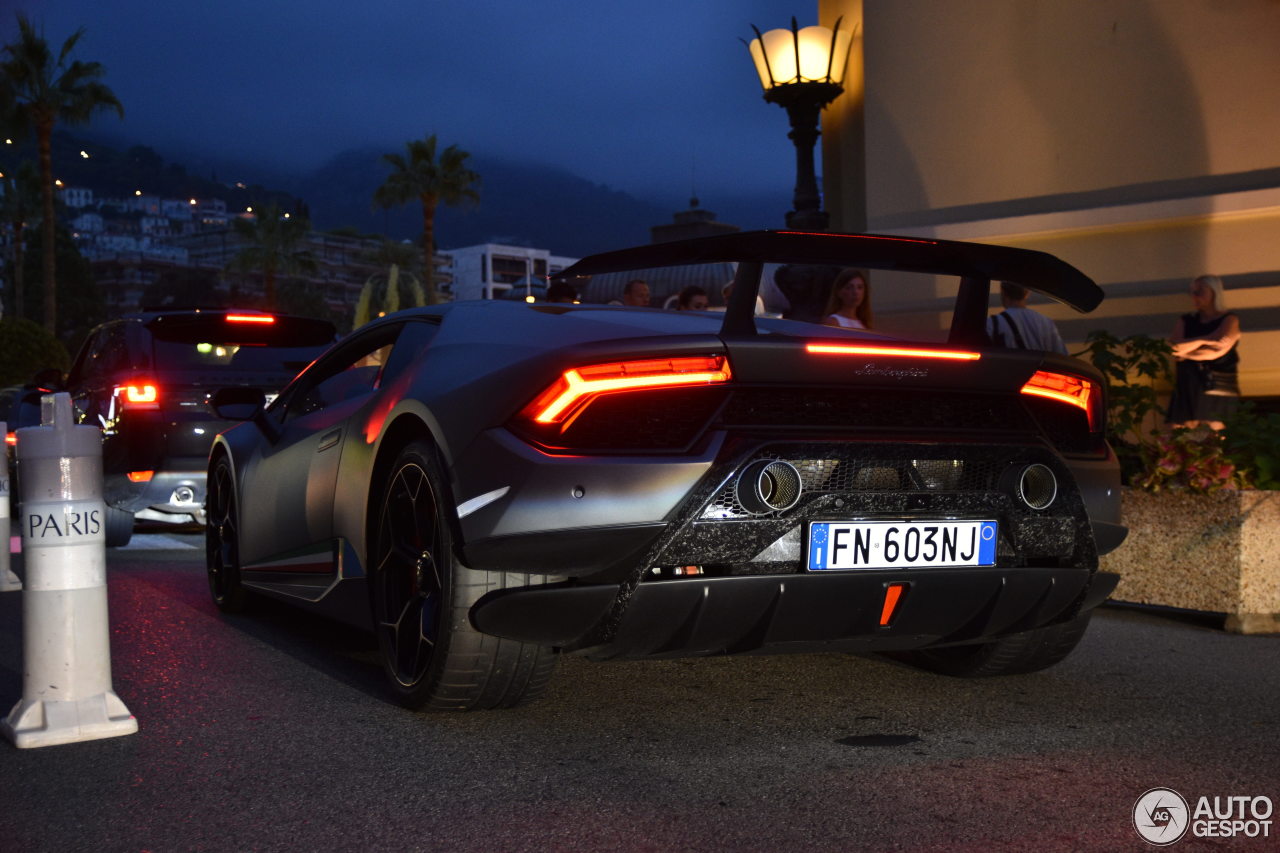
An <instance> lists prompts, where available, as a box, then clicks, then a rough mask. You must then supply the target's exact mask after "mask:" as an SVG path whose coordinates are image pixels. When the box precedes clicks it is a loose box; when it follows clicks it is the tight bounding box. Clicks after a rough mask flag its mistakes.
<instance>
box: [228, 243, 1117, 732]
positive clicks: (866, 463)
mask: <svg viewBox="0 0 1280 853" xmlns="http://www.w3.org/2000/svg"><path fill="white" fill-rule="evenodd" d="M725 264H733V265H734V266H732V267H725V266H724V265H725ZM777 264H785V265H788V266H787V267H786V268H785V269H786V270H789V271H790V272H792V273H794V272H795V271H796V270H802V271H805V270H807V271H814V270H817V271H819V272H821V271H822V270H833V271H838V270H839V269H840V268H841V267H848V266H856V267H859V268H864V269H870V270H872V273H871V276H872V277H873V278H874V280H875V282H876V288H877V289H878V290H882V289H884V288H889V287H893V288H903V289H904V290H903V292H907V291H906V290H905V289H907V288H911V287H915V288H917V290H916V291H915V292H917V293H919V294H921V298H922V299H923V300H924V304H926V305H932V304H934V303H937V302H938V301H939V300H941V299H945V300H947V302H946V305H947V307H948V309H949V312H950V315H951V316H950V322H949V324H947V323H941V324H939V323H934V324H933V329H935V330H938V331H932V330H931V329H929V328H920V329H916V330H912V329H911V328H906V326H909V325H910V324H907V323H905V321H904V323H903V325H904V328H902V329H898V330H895V331H893V332H892V333H890V332H885V331H876V332H870V331H850V330H845V329H839V328H833V327H830V326H823V325H816V324H814V323H810V322H801V321H797V320H792V319H782V318H766V317H759V316H756V314H755V306H756V296H757V293H759V291H760V288H761V280H762V277H763V274H764V272H765V271H766V270H770V271H774V270H775V266H774V265H777ZM688 265H694V266H693V267H692V268H693V269H695V270H696V269H698V268H701V269H707V270H715V269H722V268H729V269H732V270H735V272H734V273H733V276H734V277H733V289H732V291H731V295H730V296H729V301H728V304H727V306H726V308H725V310H724V311H723V312H722V313H718V312H710V311H708V312H696V311H684V312H670V311H660V310H648V309H636V308H623V307H619V306H607V305H586V304H584V305H568V304H542V303H536V304H522V303H517V302H510V301H490V302H472V303H465V302H464V303H454V304H449V305H440V306H435V307H430V308H422V309H413V310H409V311H402V312H399V313H397V314H393V315H391V316H388V317H386V318H384V319H381V320H378V321H375V322H373V323H370V324H369V325H367V326H364V327H362V328H360V329H358V330H357V331H355V332H354V333H352V334H351V335H349V336H348V337H346V338H344V339H343V340H341V341H340V342H338V343H337V344H335V345H334V346H333V347H331V348H330V349H329V350H328V351H327V352H326V353H325V354H324V355H322V356H321V357H319V358H318V359H317V360H316V361H315V362H314V363H313V364H312V365H311V366H310V367H308V368H307V369H306V370H304V371H303V372H302V373H301V374H299V375H298V376H297V377H296V378H295V379H294V380H293V381H292V383H291V384H289V385H288V386H287V387H286V388H285V389H284V391H283V392H282V393H281V394H280V395H279V396H278V397H277V398H276V399H275V400H273V401H272V402H271V403H270V405H267V406H265V407H263V405H262V402H263V401H262V398H261V396H260V394H256V393H255V392H253V391H252V390H251V389H249V390H246V389H227V390H226V391H224V392H220V393H219V394H218V395H217V397H216V399H215V406H216V408H217V409H218V411H219V413H220V414H221V415H222V416H224V417H244V418H247V420H245V422H244V423H241V424H238V425H236V426H234V427H232V428H231V429H229V430H227V431H226V432H224V433H223V434H222V435H220V436H219V437H218V439H217V440H216V442H215V444H214V447H213V450H212V452H211V455H210V458H209V478H208V483H209V494H208V504H207V510H208V525H207V560H208V573H209V582H210V587H211V590H212V593H213V597H214V600H215V602H216V603H217V605H218V606H219V607H220V608H223V609H224V610H235V609H238V608H240V607H242V606H243V605H244V604H245V601H246V596H247V595H248V594H266V595H270V596H274V597H277V598H281V599H284V600H286V601H289V602H293V603H295V604H298V605H301V606H304V607H307V608H310V609H312V610H314V611H317V612H320V613H323V614H327V615H329V616H332V617H335V618H339V619H343V620H345V621H349V622H351V623H354V624H357V625H363V626H368V627H369V628H371V629H372V630H373V631H374V632H375V633H376V635H377V639H378V647H379V651H380V656H381V659H382V663H383V665H384V667H385V670H386V673H387V675H388V677H389V680H390V683H391V686H392V689H393V690H394V692H395V694H396V695H397V697H398V698H399V699H400V700H401V701H402V702H404V703H405V704H407V705H409V706H411V707H429V708H436V709H466V708H495V707H504V706H510V705H515V704H517V703H519V702H521V701H525V700H528V699H531V698H533V697H535V696H536V695H538V693H539V692H540V691H541V690H542V689H543V688H544V687H545V685H546V683H547V681H548V679H549V677H550V675H551V672H552V669H553V667H554V664H555V661H556V659H557V655H559V654H566V653H574V654H580V655H586V656H588V657H590V658H593V659H597V660H604V659H615V658H646V657H669V656H682V655H716V654H734V653H777V652H795V651H799V652H811V651H842V652H872V651H878V652H890V653H894V654H895V656H897V657H899V658H901V659H906V660H908V661H910V662H912V663H914V664H915V665H918V666H921V667H924V668H927V669H930V670H934V671H937V672H941V673H946V674H950V675H958V676H982V675H999V674H1010V673H1020V672H1029V671H1032V670H1038V669H1042V668H1044V667H1047V666H1050V665H1052V664H1054V663H1056V662H1057V661H1059V660H1061V659H1062V658H1063V657H1065V656H1066V655H1067V654H1068V653H1069V652H1070V651H1071V650H1072V649H1073V648H1074V647H1075V645H1076V644H1077V642H1078V641H1079V639H1080V637H1081V636H1082V635H1083V633H1084V631H1085V629H1086V627H1087V625H1088V622H1089V617H1090V615H1091V611H1092V610H1093V608H1095V607H1096V606H1097V605H1098V604H1100V603H1101V602H1102V601H1103V600H1105V599H1106V598H1107V596H1108V595H1109V594H1110V592H1111V591H1112V589H1113V588H1114V586H1115V583H1116V580H1117V578H1116V577H1115V576H1114V575H1108V574H1105V573H1100V572H1099V571H1098V556H1099V554H1100V553H1105V552H1106V551H1108V550H1110V549H1112V548H1115V547H1116V546H1117V545H1119V544H1120V542H1121V540H1122V539H1123V538H1124V535H1125V529H1124V528H1123V527H1121V526H1120V525H1119V523H1118V522H1119V488H1118V487H1119V474H1118V467H1117V464H1116V461H1115V457H1114V455H1113V454H1112V452H1111V450H1110V448H1109V447H1108V446H1107V443H1106V441H1105V439H1104V430H1105V417H1106V414H1105V413H1106V406H1105V400H1104V387H1103V382H1102V377H1101V375H1100V374H1099V373H1098V372H1097V371H1096V370H1094V369H1093V368H1092V367H1091V366H1090V365H1088V364H1086V363H1084V362H1081V361H1078V360H1076V359H1073V358H1069V357H1066V356H1060V355H1056V354H1052V353H1046V352H1032V351H1025V350H1011V349H1000V348H996V347H993V346H991V345H990V344H989V343H987V340H986V336H985V332H984V330H985V320H986V317H987V313H988V304H989V294H990V289H991V282H992V281H1000V280H1009V281H1015V282H1018V283H1020V284H1023V285H1024V286H1026V287H1028V288H1029V289H1031V290H1033V291H1036V292H1038V293H1040V294H1044V295H1047V296H1049V297H1052V298H1053V299H1056V300H1058V301H1060V302H1063V303H1066V304H1067V305H1070V306H1072V307H1073V308H1075V309H1076V310H1079V311H1089V310H1092V309H1093V308H1094V307H1095V306H1096V305H1097V304H1098V303H1099V302H1100V301H1101V299H1102V293H1101V290H1100V289H1099V288H1098V287H1097V285H1095V284H1094V283H1093V282H1092V281H1090V280H1089V279H1088V278H1087V277H1086V276H1084V275H1083V274H1082V273H1080V272H1079V271H1078V270H1076V269H1075V268H1073V267H1071V266H1069V265H1068V264H1066V263H1064V262H1062V261H1060V260H1058V259H1057V258H1054V257H1052V256H1049V255H1045V254H1041V253H1037V252H1030V251H1025V250H1019V249H1009V248H1002V247H995V246H986V245H976V244H965V243H956V242H945V241H933V240H921V239H914V238H912V239H908V238H894V237H885V236H875V235H847V234H802V233H791V232H754V233H740V234H731V235H725V236H719V237H711V238H705V239H699V240H689V241H682V242H675V243H664V244H656V245H649V246H642V247H638V248H634V249H627V250H622V251H618V252H610V253H606V254H601V255H596V256H593V257H589V258H586V259H585V260H582V261H580V262H579V263H578V264H576V265H575V266H574V267H572V268H570V269H569V270H567V271H566V274H568V275H575V276H579V275H580V276H592V275H595V276H601V275H606V274H611V273H618V272H622V271H625V270H636V269H644V270H649V271H650V274H651V275H654V274H655V273H653V272H652V271H653V270H664V269H668V268H673V267H676V266H688ZM712 274H714V273H708V275H712ZM773 277H774V279H775V280H781V279H782V278H783V272H782V271H781V270H778V271H776V272H774V276H773ZM793 278H794V276H793ZM817 279H818V280H820V279H821V275H819V276H817ZM828 281H829V279H828ZM724 283H725V282H724V281H723V280H721V281H708V282H707V284H708V286H709V287H708V289H711V287H712V286H713V287H714V291H713V292H715V293H719V292H720V285H722V284H724ZM952 296H954V302H952V301H951V297H952ZM884 325H885V327H886V328H892V327H893V325H894V323H893V318H892V317H889V318H887V319H886V320H885V322H884ZM917 325H919V324H917ZM926 325H927V324H926Z"/></svg>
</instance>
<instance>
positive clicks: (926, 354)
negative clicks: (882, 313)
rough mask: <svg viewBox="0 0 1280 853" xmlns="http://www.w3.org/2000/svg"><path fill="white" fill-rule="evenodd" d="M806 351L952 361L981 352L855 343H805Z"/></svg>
mask: <svg viewBox="0 0 1280 853" xmlns="http://www.w3.org/2000/svg"><path fill="white" fill-rule="evenodd" d="M804 348H805V351H806V352H811V353H814V354H815V355H869V356H874V357H877V358H878V357H880V356H906V357H909V358H942V359H950V360H952V361H977V360H978V359H980V358H982V354H981V353H976V352H963V351H960V350H950V349H920V348H916V347H881V346H865V345H862V346H859V345H855V344H805V347H804Z"/></svg>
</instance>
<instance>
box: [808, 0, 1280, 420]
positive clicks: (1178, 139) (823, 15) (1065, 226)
mask: <svg viewBox="0 0 1280 853" xmlns="http://www.w3.org/2000/svg"><path fill="white" fill-rule="evenodd" d="M819 14H820V19H821V21H822V23H824V24H826V25H827V26H830V25H831V24H832V23H833V22H834V20H835V18H836V17H838V16H844V18H845V23H846V24H847V23H849V22H850V21H854V22H857V23H858V25H859V39H858V42H857V44H856V45H855V55H854V57H853V58H852V59H851V64H853V63H860V65H859V66H858V67H854V68H851V69H850V74H849V80H850V83H851V87H850V88H851V89H852V90H853V91H850V92H848V93H847V94H846V95H845V96H844V97H842V98H840V99H839V100H837V101H836V102H835V103H834V104H833V105H832V107H831V108H830V109H828V111H827V112H826V114H825V115H824V118H823V121H824V127H823V137H824V138H823V164H824V165H823V173H824V176H823V177H824V188H825V190H826V206H827V209H828V210H829V211H830V212H831V213H832V219H833V222H832V228H833V229H836V230H863V229H865V230H870V231H876V232H881V233H899V234H909V235H916V236H936V237H942V238H947V239H970V240H981V241H986V242H992V243H1001V244H1006V245H1016V246H1022V247H1026V248H1034V249H1040V250H1044V251H1048V252H1051V253H1053V254H1056V255H1058V256H1059V257H1062V258H1063V259H1064V260H1067V261H1068V262H1070V263H1072V264H1074V265H1076V266H1077V267H1079V268H1080V269H1082V270H1083V271H1084V272H1085V273H1086V274H1088V275H1090V276H1092V277H1093V278H1094V279H1095V280H1097V281H1098V282H1099V283H1100V284H1101V285H1102V286H1103V287H1104V289H1106V291H1107V297H1108V298H1107V300H1106V301H1105V302H1104V303H1103V305H1102V307H1101V308H1099V309H1098V310H1097V311H1095V312H1094V313H1093V314H1091V315H1089V316H1087V317H1081V316H1079V315H1075V314H1073V313H1072V312H1071V311H1070V310H1069V309H1065V308H1060V307H1059V306H1047V307H1046V311H1047V312H1048V313H1050V314H1052V315H1053V316H1054V317H1055V319H1058V320H1059V322H1060V327H1061V328H1062V330H1063V333H1064V337H1066V338H1068V339H1069V340H1071V341H1080V340H1082V339H1083V337H1084V335H1085V334H1086V333H1087V332H1088V331H1089V330H1090V329H1093V328H1100V327H1101V328H1108V329H1110V330H1111V331H1113V332H1115V333H1116V334H1122V335H1127V334H1133V333H1138V332H1142V333H1146V334H1154V335H1167V334H1169V332H1170V331H1171V330H1172V327H1173V323H1174V321H1175V320H1176V318H1177V316H1178V315H1179V314H1180V313H1183V312H1185V311H1187V310H1189V302H1188V299H1187V296H1186V291H1187V286H1188V283H1189V281H1190V279H1191V278H1193V277H1194V276H1196V275H1198V274H1200V273H1205V272H1212V273H1216V274H1218V275H1221V276H1223V277H1224V278H1225V280H1226V282H1227V286H1228V298H1229V302H1230V305H1231V307H1232V308H1233V310H1237V311H1238V313H1239V314H1240V317H1241V325H1242V327H1243V328H1244V331H1245V338H1244V341H1243V342H1242V345H1241V356H1242V365H1241V380H1242V387H1243V390H1244V392H1245V394H1246V395H1247V396H1276V395H1280V2H1276V0H1225V2H1215V1H1214V0H1092V2H1070V3H1069V2H1062V0H965V2H964V3H950V2H942V0H820V2H819ZM855 79H863V80H865V90H864V91H856V84H854V83H853V81H854V80H855ZM877 300H878V301H877V305H876V311H877V315H881V316H885V318H886V321H888V320H889V319H890V318H891V317H892V316H893V315H894V313H895V312H897V313H899V314H901V315H904V316H903V319H904V320H905V319H907V315H909V316H911V317H916V318H918V317H921V316H926V315H927V314H929V312H931V311H932V312H936V311H937V309H938V304H937V301H936V298H935V295H934V294H930V293H906V294H895V296H894V298H893V299H892V300H887V299H882V298H881V294H880V293H877Z"/></svg>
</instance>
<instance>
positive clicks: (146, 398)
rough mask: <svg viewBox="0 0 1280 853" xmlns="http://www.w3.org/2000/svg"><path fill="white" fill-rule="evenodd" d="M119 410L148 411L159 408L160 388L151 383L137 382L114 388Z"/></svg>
mask: <svg viewBox="0 0 1280 853" xmlns="http://www.w3.org/2000/svg"><path fill="white" fill-rule="evenodd" d="M116 398H117V399H118V400H119V401H120V408H122V409H133V410H144V411H145V410H148V409H159V408H160V388H159V386H157V385H155V384H154V383H151V382H146V381H137V382H131V383H129V384H128V385H119V386H117V387H116Z"/></svg>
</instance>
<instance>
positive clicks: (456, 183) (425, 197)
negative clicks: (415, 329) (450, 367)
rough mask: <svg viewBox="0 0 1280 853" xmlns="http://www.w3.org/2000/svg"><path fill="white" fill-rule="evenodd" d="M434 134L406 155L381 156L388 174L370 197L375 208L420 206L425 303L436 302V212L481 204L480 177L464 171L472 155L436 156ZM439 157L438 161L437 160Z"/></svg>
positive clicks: (454, 149) (453, 151)
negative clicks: (445, 206) (448, 207)
mask: <svg viewBox="0 0 1280 853" xmlns="http://www.w3.org/2000/svg"><path fill="white" fill-rule="evenodd" d="M437 147H438V143H437V141H436V136H435V134H434V133H433V134H430V135H429V136H427V137H426V138H425V139H414V140H411V141H410V142H407V143H406V144H405V154H404V155H401V154H384V155H383V157H382V159H383V160H385V161H386V162H387V163H389V164H391V173H390V174H389V175H387V178H386V180H385V181H384V182H383V183H382V185H381V186H379V187H378V188H377V189H376V190H375V191H374V193H373V203H374V206H375V207H382V208H391V207H399V206H400V205H402V204H409V203H410V202H413V201H417V202H418V203H419V204H420V205H421V206H422V268H423V275H424V277H425V279H426V290H427V300H428V302H429V303H432V304H434V303H435V302H436V301H437V300H438V296H437V292H436V282H435V264H434V260H433V259H434V256H435V218H436V208H437V207H438V206H439V205H441V204H444V205H447V206H450V207H452V206H454V205H458V204H462V203H464V202H469V201H470V202H476V201H479V200H480V193H479V186H480V176H479V175H478V174H476V173H475V172H473V171H472V170H471V169H469V168H468V167H467V158H468V157H470V156H471V155H470V154H468V153H467V152H466V151H463V150H462V149H461V148H459V147H458V146H456V145H450V146H449V147H448V148H445V149H444V150H443V151H439V152H437ZM437 153H438V155H439V156H438V157H437Z"/></svg>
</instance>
